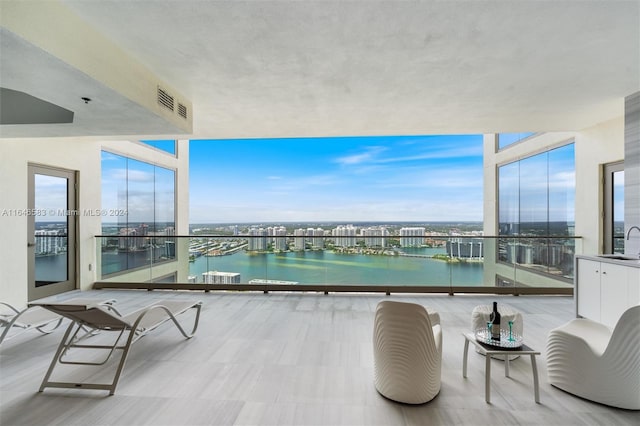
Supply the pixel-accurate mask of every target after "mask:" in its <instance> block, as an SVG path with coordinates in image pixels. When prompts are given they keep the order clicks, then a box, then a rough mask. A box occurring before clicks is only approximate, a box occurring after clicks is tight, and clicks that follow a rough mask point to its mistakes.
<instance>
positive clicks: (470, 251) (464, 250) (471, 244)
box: [447, 238, 484, 259]
mask: <svg viewBox="0 0 640 426" xmlns="http://www.w3.org/2000/svg"><path fill="white" fill-rule="evenodd" d="M447 254H448V255H449V256H450V257H457V258H462V259H482V258H484V241H483V240H482V238H474V239H468V238H453V239H451V240H449V241H447Z"/></svg>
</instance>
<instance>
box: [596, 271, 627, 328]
mask: <svg viewBox="0 0 640 426" xmlns="http://www.w3.org/2000/svg"><path fill="white" fill-rule="evenodd" d="M601 267H602V271H601V277H600V298H601V306H600V322H601V323H603V324H604V325H606V326H608V327H612V328H613V327H615V325H616V323H617V322H618V319H620V317H621V316H622V314H623V313H624V311H626V310H627V308H628V307H629V306H631V300H629V284H628V282H629V280H628V279H627V275H628V272H631V268H627V267H626V266H621V265H614V264H611V263H602V264H601Z"/></svg>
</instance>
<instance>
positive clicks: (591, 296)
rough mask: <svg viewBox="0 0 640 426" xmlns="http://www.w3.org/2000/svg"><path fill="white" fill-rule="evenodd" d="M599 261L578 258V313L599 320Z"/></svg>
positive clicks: (576, 289) (576, 287)
mask: <svg viewBox="0 0 640 426" xmlns="http://www.w3.org/2000/svg"><path fill="white" fill-rule="evenodd" d="M600 275H601V273H600V262H594V261H591V260H585V259H578V275H577V281H576V285H575V292H576V295H577V297H578V306H577V308H578V315H579V316H581V317H584V318H589V319H590V320H594V321H598V322H600V286H601V284H600Z"/></svg>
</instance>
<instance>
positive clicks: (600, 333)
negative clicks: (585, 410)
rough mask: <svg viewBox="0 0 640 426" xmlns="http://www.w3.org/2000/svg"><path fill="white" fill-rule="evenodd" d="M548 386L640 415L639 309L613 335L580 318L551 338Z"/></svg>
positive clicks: (629, 312)
mask: <svg viewBox="0 0 640 426" xmlns="http://www.w3.org/2000/svg"><path fill="white" fill-rule="evenodd" d="M547 371H548V375H549V382H550V383H551V384H552V385H553V386H555V387H558V388H560V389H562V390H564V391H566V392H569V393H572V394H574V395H577V396H579V397H582V398H585V399H588V400H590V401H595V402H599V403H601V404H605V405H610V406H612V407H619V408H626V409H629V410H640V306H634V307H632V308H629V309H628V310H627V311H625V313H624V314H622V316H621V317H620V319H619V320H618V323H617V324H616V326H615V328H614V329H613V331H612V330H611V329H610V328H609V327H607V326H605V325H603V324H600V323H598V322H595V321H591V320H589V319H584V318H578V319H574V320H571V321H569V322H568V323H567V324H565V325H563V326H561V327H558V328H556V329H553V330H551V331H550V332H549V337H548V339H547Z"/></svg>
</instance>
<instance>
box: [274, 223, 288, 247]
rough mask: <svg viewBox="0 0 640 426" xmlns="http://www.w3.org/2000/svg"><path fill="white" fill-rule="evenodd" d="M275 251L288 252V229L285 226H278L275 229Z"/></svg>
mask: <svg viewBox="0 0 640 426" xmlns="http://www.w3.org/2000/svg"><path fill="white" fill-rule="evenodd" d="M272 232H273V233H272V234H270V235H273V249H274V250H277V251H286V250H287V228H285V227H284V226H276V227H275V228H273V231H272Z"/></svg>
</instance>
